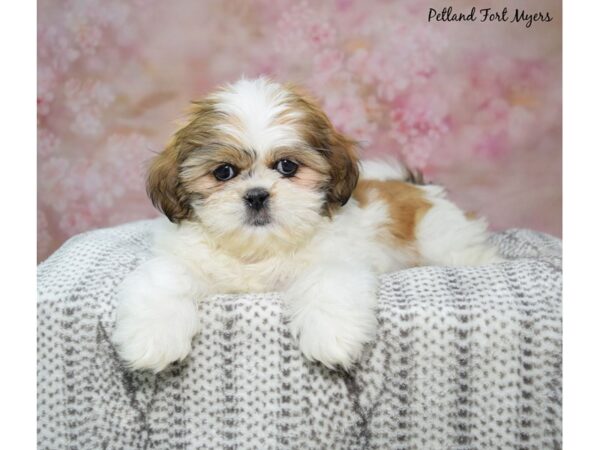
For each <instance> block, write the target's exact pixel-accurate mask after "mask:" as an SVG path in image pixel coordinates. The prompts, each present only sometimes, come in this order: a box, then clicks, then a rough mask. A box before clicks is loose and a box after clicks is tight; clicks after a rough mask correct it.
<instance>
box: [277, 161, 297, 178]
mask: <svg viewBox="0 0 600 450" xmlns="http://www.w3.org/2000/svg"><path fill="white" fill-rule="evenodd" d="M275 169H276V170H277V172H279V173H280V174H281V175H283V176H284V177H291V176H292V175H294V174H295V173H296V171H297V170H298V164H296V163H295V162H294V161H290V160H289V159H282V160H280V161H277V164H276V165H275Z"/></svg>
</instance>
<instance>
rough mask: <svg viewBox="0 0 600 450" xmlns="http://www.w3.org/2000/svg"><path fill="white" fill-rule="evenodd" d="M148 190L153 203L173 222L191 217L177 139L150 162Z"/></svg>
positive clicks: (147, 181)
mask: <svg viewBox="0 0 600 450" xmlns="http://www.w3.org/2000/svg"><path fill="white" fill-rule="evenodd" d="M146 192H147V193H148V197H150V200H152V204H153V205H154V206H155V207H156V208H157V209H158V210H160V211H162V212H163V213H164V214H165V215H166V216H167V217H168V218H169V220H170V221H171V222H173V223H179V222H180V221H182V220H183V219H186V218H188V217H189V215H190V213H191V208H190V206H189V204H188V202H187V200H186V196H185V193H184V191H183V188H182V186H181V182H180V180H179V161H178V151H177V146H176V140H175V139H173V140H172V141H171V143H170V144H169V145H168V146H167V148H166V149H165V150H163V151H162V152H161V153H160V154H159V155H157V156H156V157H155V158H154V159H153V160H152V162H151V163H150V167H149V169H148V176H147V178H146Z"/></svg>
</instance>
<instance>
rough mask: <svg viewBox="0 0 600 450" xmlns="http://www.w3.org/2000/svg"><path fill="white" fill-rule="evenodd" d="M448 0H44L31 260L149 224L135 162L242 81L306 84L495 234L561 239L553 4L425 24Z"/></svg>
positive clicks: (343, 121)
mask: <svg viewBox="0 0 600 450" xmlns="http://www.w3.org/2000/svg"><path fill="white" fill-rule="evenodd" d="M448 3H450V2H446V5H447V4H448ZM451 3H452V7H453V8H454V10H455V11H456V12H458V11H466V12H468V11H469V10H470V8H471V7H472V6H474V5H476V3H479V2H471V3H469V2H466V1H453V2H451ZM443 6H445V5H444V2H438V1H437V0H433V1H427V2H425V1H423V0H406V1H404V0H395V1H385V0H371V1H364V0H362V1H360V0H332V1H295V0H280V1H273V0H201V1H200V0H177V1H170V2H166V1H159V0H129V1H125V0H40V1H39V3H38V259H39V260H40V261H41V260H43V259H45V258H46V257H47V256H48V255H49V254H51V253H52V252H53V251H54V250H55V249H56V248H58V247H59V246H60V245H61V244H62V242H64V241H65V240H66V239H67V238H69V237H70V236H72V235H74V234H77V233H80V232H83V231H86V230H90V229H93V228H98V227H106V226H111V225H116V224H120V223H124V222H127V221H132V220H138V219H143V218H148V217H154V216H156V215H157V212H156V211H155V210H154V209H153V208H152V206H151V204H150V202H149V200H148V199H147V198H146V195H145V191H144V170H145V167H146V164H147V162H148V160H149V159H150V158H151V157H152V156H153V154H154V153H155V152H158V151H160V150H161V149H162V148H163V145H164V144H165V143H166V141H167V140H168V138H169V135H170V134H171V133H172V132H173V131H174V130H175V129H176V125H177V123H179V122H180V120H181V118H182V117H183V115H182V114H183V112H184V110H185V109H186V107H187V106H188V104H189V102H190V101H191V100H193V99H197V98H199V97H201V96H202V95H204V94H205V93H207V92H208V91H210V90H211V89H213V88H214V87H215V86H217V85H219V84H222V83H224V82H230V81H234V80H236V79H237V78H239V77H240V76H241V75H242V74H243V75H245V76H247V77H252V76H256V75H259V74H266V75H270V76H272V77H273V78H275V79H277V80H282V81H294V82H297V83H300V84H302V85H304V86H305V87H307V88H308V89H309V90H310V91H312V92H313V94H314V95H315V96H316V97H318V98H319V99H320V100H321V102H322V105H323V107H324V109H325V111H326V112H327V113H328V114H329V115H330V117H331V118H332V120H333V122H334V124H335V125H336V126H337V127H338V128H339V129H340V130H341V131H343V132H345V133H347V134H348V135H350V136H351V137H353V138H355V139H358V140H360V141H361V142H362V144H363V157H372V156H381V155H390V156H397V157H401V158H402V159H403V160H404V161H405V162H407V163H408V164H409V165H410V166H412V167H413V168H418V169H421V170H422V171H424V173H425V174H426V178H427V179H428V180H433V181H435V182H438V183H442V184H444V185H445V186H446V187H447V188H448V190H449V194H450V196H451V198H452V199H454V200H455V201H456V202H457V203H458V204H460V205H461V206H462V207H463V208H465V209H468V210H470V211H475V212H478V213H480V214H481V215H484V216H487V218H488V220H489V222H490V223H491V226H492V228H493V229H503V228H508V227H527V228H532V229H535V230H540V231H544V232H547V233H551V234H553V235H557V236H561V232H562V228H561V220H562V211H561V209H562V180H561V166H562V161H561V140H562V135H561V110H562V105H561V59H562V36H561V27H562V17H561V2H560V1H559V0H545V1H540V0H537V1H531V0H520V1H508V0H507V1H494V0H492V1H489V2H486V5H485V6H486V7H488V6H489V7H492V8H497V9H498V10H502V8H503V7H508V8H509V13H510V14H511V15H512V11H514V8H521V9H525V10H527V11H528V12H532V13H534V12H538V11H539V12H546V11H548V12H549V13H550V15H551V16H552V17H553V18H554V20H553V21H552V22H550V23H540V22H538V23H534V24H533V25H532V26H531V27H530V28H526V27H525V25H524V24H522V23H498V22H494V23H470V22H468V23H442V22H437V23H436V22H431V23H428V22H427V15H428V11H429V8H430V7H433V8H437V9H438V10H439V11H441V9H442V7H443ZM478 7H481V5H478Z"/></svg>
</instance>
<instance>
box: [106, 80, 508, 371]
mask: <svg viewBox="0 0 600 450" xmlns="http://www.w3.org/2000/svg"><path fill="white" fill-rule="evenodd" d="M147 190H148V194H149V196H150V198H151V200H152V202H153V203H154V205H155V206H156V207H157V208H159V209H160V210H161V211H162V212H163V213H164V214H165V215H166V216H167V218H168V219H169V221H170V222H169V221H166V220H164V221H162V223H158V224H157V225H156V229H155V232H154V243H153V257H152V258H151V259H150V260H148V261H147V262H144V263H143V264H142V265H140V266H139V267H138V268H137V269H136V270H135V271H134V272H132V273H131V274H130V275H129V276H128V277H127V278H126V279H125V281H124V282H123V284H122V285H121V288H120V290H119V293H118V296H119V299H118V301H119V304H118V307H117V322H116V329H115V332H114V335H113V340H114V341H115V343H116V344H117V348H118V349H119V352H120V355H121V356H122V358H123V359H124V360H125V361H126V362H127V363H128V364H129V365H130V367H132V368H134V369H151V370H153V371H160V370H162V369H163V368H165V367H166V366H167V365H168V364H169V363H171V362H173V361H176V360H181V359H183V358H185V357H186V355H187V354H188V353H189V351H190V347H191V342H192V338H193V336H194V335H195V334H196V333H197V332H198V330H199V328H198V327H199V316H198V312H197V308H196V302H197V301H201V299H202V298H206V297H208V296H210V295H213V294H218V293H236V292H265V291H281V292H282V295H283V300H284V314H285V317H286V319H287V321H288V323H289V328H290V331H291V334H292V335H293V336H294V337H295V339H296V340H297V343H298V346H299V348H300V350H301V352H302V353H303V354H304V355H305V356H306V357H307V358H309V359H311V360H317V361H320V362H321V363H323V364H325V365H326V366H328V367H330V368H336V367H341V368H344V369H347V368H349V367H350V366H351V365H352V364H353V363H354V362H356V361H357V359H358V358H359V356H360V354H361V349H362V348H363V346H364V344H365V343H367V342H369V341H370V340H372V339H373V338H374V337H375V334H376V330H377V320H376V306H377V287H378V286H377V278H378V275H379V274H382V273H384V272H391V271H395V270H398V269H403V268H407V267H413V266H420V265H452V266H460V265H477V264H486V263H491V262H495V261H499V260H500V258H499V256H498V255H497V253H496V250H495V248H493V247H492V246H491V245H490V244H488V243H487V242H486V240H487V236H488V234H487V231H486V225H485V222H484V221H482V220H474V219H472V218H469V217H467V216H466V215H465V214H464V213H463V212H462V211H461V210H460V209H459V208H458V207H456V206H455V205H454V204H453V203H451V202H450V201H449V200H447V199H446V197H445V194H444V190H443V189H442V188H440V187H437V186H432V185H425V186H424V185H419V184H418V183H415V180H414V179H412V178H411V177H410V173H409V172H408V171H407V170H406V169H404V168H403V167H402V166H400V165H398V164H393V163H385V162H379V161H365V162H363V163H362V165H361V164H360V163H359V160H358V156H357V149H356V144H355V142H353V141H352V140H351V139H349V138H348V137H346V136H344V135H342V134H341V133H339V132H338V131H337V130H336V129H335V128H334V127H333V126H332V124H331V122H330V121H329V119H328V118H327V116H326V115H325V113H324V112H323V111H322V110H321V109H320V108H319V106H317V104H316V103H315V101H314V100H312V99H311V98H310V97H308V96H306V95H305V94H303V93H301V92H300V91H299V90H298V89H297V88H295V87H293V86H288V85H282V84H278V83H275V82H272V81H270V80H267V79H265V78H259V79H255V80H247V79H243V80H241V81H238V82H237V83H235V84H233V85H228V86H226V87H224V88H222V89H221V90H218V91H216V92H215V93H213V94H211V95H209V96H208V97H206V98H205V99H203V100H201V101H199V102H195V103H194V106H193V110H192V112H191V115H190V117H189V121H188V123H187V124H186V125H185V126H183V127H182V128H181V129H179V131H177V132H176V133H175V135H174V137H173V139H172V141H171V142H170V144H169V145H168V146H167V148H166V149H165V150H164V151H163V152H162V153H160V154H159V155H158V156H157V157H156V158H155V159H154V160H153V162H152V163H151V166H150V168H149V173H148V178H147Z"/></svg>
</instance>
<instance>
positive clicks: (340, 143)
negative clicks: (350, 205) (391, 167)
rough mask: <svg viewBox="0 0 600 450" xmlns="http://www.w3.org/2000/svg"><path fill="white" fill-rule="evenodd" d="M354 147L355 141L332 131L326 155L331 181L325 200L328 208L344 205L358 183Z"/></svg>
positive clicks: (356, 154) (356, 156) (356, 158)
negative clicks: (328, 151)
mask: <svg viewBox="0 0 600 450" xmlns="http://www.w3.org/2000/svg"><path fill="white" fill-rule="evenodd" d="M356 148H357V144H356V142H354V141H352V140H351V139H348V138H347V137H345V136H344V135H342V134H340V133H338V132H337V131H334V132H333V137H332V139H331V142H330V146H329V149H330V153H329V155H328V159H329V164H330V166H331V173H330V175H331V182H330V188H329V192H328V194H327V202H328V204H329V208H330V209H335V208H336V207H339V206H344V205H345V204H346V203H347V202H348V200H349V199H350V196H351V195H352V192H353V191H354V188H355V187H356V184H357V183H358V176H359V168H358V153H357V150H356Z"/></svg>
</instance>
